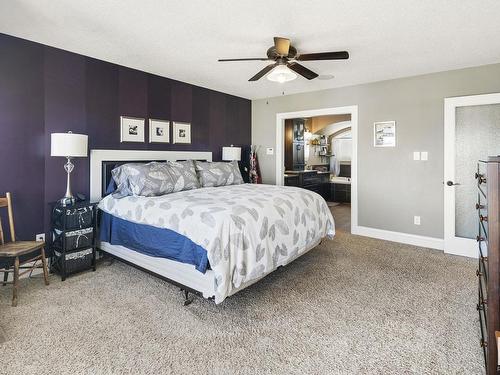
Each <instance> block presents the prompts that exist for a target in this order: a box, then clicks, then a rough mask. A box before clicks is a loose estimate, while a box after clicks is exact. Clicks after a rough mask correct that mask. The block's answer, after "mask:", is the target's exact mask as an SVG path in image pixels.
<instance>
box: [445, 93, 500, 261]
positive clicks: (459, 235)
mask: <svg viewBox="0 0 500 375" xmlns="http://www.w3.org/2000/svg"><path fill="white" fill-rule="evenodd" d="M444 126H445V128H444V182H443V184H444V251H445V252H446V253H450V254H456V255H463V256H469V257H477V256H478V250H477V249H478V245H477V242H476V236H477V234H478V218H477V215H478V213H477V211H476V208H475V204H476V202H477V194H478V193H477V185H476V180H475V177H474V175H475V173H476V171H477V162H478V160H485V159H486V158H487V157H488V156H492V155H500V94H488V95H474V96H465V97H456V98H447V99H445V123H444Z"/></svg>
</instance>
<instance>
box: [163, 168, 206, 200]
mask: <svg viewBox="0 0 500 375" xmlns="http://www.w3.org/2000/svg"><path fill="white" fill-rule="evenodd" d="M167 165H168V172H169V173H170V176H171V179H172V181H174V185H173V190H172V192H173V193H176V192H178V191H183V190H192V189H198V188H199V187H200V181H198V176H197V175H196V169H195V167H194V162H193V161H192V160H185V161H167Z"/></svg>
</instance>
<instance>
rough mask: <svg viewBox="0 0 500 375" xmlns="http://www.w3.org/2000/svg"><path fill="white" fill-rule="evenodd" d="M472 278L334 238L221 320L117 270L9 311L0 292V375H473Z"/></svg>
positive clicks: (458, 262) (393, 247)
mask: <svg viewBox="0 0 500 375" xmlns="http://www.w3.org/2000/svg"><path fill="white" fill-rule="evenodd" d="M474 272H475V261H473V260H470V259H465V258H460V257H453V256H446V255H443V253H441V252H438V251H432V250H427V249H422V248H417V247H413V246H405V245H399V244H395V243H389V242H385V241H379V240H373V239H368V238H363V237H357V236H352V235H350V234H348V233H345V232H342V231H341V232H339V233H338V235H337V236H336V238H335V239H334V240H333V241H326V242H323V244H322V245H320V246H319V247H318V248H316V249H314V250H312V251H311V252H310V253H309V254H307V255H305V256H303V257H301V258H299V259H298V260H297V261H295V262H294V263H292V264H291V265H289V266H287V267H286V268H284V269H281V270H278V271H277V272H275V273H274V274H272V275H270V276H269V277H267V278H266V279H264V280H263V281H261V282H259V283H257V284H256V285H254V286H252V287H250V288H248V289H246V290H244V291H242V292H241V293H239V294H237V295H235V296H233V297H231V298H229V299H228V300H226V301H225V302H224V303H223V304H222V305H220V306H217V305H215V304H214V303H213V302H211V301H206V300H202V299H199V298H197V299H195V301H194V302H193V303H192V304H191V305H190V306H187V307H184V306H183V305H182V296H181V294H180V292H179V290H178V289H177V288H175V287H173V286H171V285H169V284H166V283H164V282H163V281H160V280H158V279H156V278H153V277H152V276H149V275H147V274H145V273H143V272H140V271H138V270H136V269H134V268H131V267H129V266H126V265H124V264H122V263H119V262H116V263H114V264H113V265H112V266H106V265H104V264H102V265H100V266H99V267H98V270H97V272H95V273H92V272H89V273H84V274H81V275H78V276H75V277H72V278H69V279H68V280H66V281H65V282H64V283H61V282H60V281H59V279H58V278H56V277H55V276H52V278H51V281H52V283H51V285H50V286H49V287H44V286H43V283H42V282H41V280H29V281H28V280H24V281H23V282H22V286H21V294H20V301H19V306H18V307H17V308H11V307H10V306H9V303H10V288H9V287H5V288H2V287H0V326H2V327H3V330H4V333H5V335H6V339H7V341H6V342H4V343H2V344H0V359H1V363H0V373H2V374H4V373H5V374H123V373H126V374H143V373H144V374H480V373H481V372H482V358H481V352H480V348H479V331H478V323H477V319H476V310H475V299H476V277H475V275H474ZM2 371H3V372H2Z"/></svg>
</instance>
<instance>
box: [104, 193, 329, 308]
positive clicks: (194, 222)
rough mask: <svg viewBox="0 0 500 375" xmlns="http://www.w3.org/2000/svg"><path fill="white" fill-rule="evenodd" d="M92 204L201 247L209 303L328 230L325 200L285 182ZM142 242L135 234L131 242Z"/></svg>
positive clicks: (281, 262) (292, 256)
mask: <svg viewBox="0 0 500 375" xmlns="http://www.w3.org/2000/svg"><path fill="white" fill-rule="evenodd" d="M99 208H100V209H101V210H103V211H104V212H106V213H108V214H110V215H113V216H114V217H116V218H119V219H122V220H125V221H128V222H131V223H135V224H142V225H148V226H151V227H155V228H163V229H168V230H170V231H173V232H175V233H177V234H179V235H182V236H184V237H186V238H187V239H189V240H190V241H192V242H193V243H194V244H196V245H198V246H200V247H201V248H203V249H205V250H206V254H207V259H208V262H209V264H210V268H211V270H212V271H213V274H214V277H215V284H216V286H215V289H216V290H215V302H216V303H220V302H222V301H223V300H224V298H226V297H227V296H229V295H231V294H232V293H233V291H234V290H236V289H238V288H240V287H241V286H242V285H245V284H247V283H249V282H251V281H252V280H257V279H259V278H261V277H262V276H263V275H266V274H268V273H269V272H272V271H273V270H275V269H276V268H277V267H279V266H282V265H285V264H288V263H289V262H291V261H292V260H293V259H295V258H297V257H298V256H300V255H302V254H303V253H305V252H306V251H307V250H309V249H310V248H311V247H312V246H313V245H315V244H317V243H318V242H319V241H320V240H321V239H322V238H324V237H333V235H334V234H335V225H334V221H333V217H332V215H331V213H330V210H329V209H328V206H327V204H326V202H325V200H324V199H323V198H322V197H321V196H320V195H319V194H316V193H314V192H312V191H308V190H304V189H301V188H296V187H289V186H274V185H253V184H243V185H233V186H222V187H214V188H212V187H211V188H201V189H195V190H189V191H182V192H178V193H173V194H168V195H164V196H160V197H136V196H130V197H125V198H121V199H117V198H113V197H112V196H107V197H106V198H104V199H103V200H102V201H101V202H100V204H99ZM141 241H143V240H142V239H141V237H140V236H139V237H138V238H137V239H136V242H137V245H138V247H140V246H141ZM144 241H146V242H147V241H149V239H146V238H144Z"/></svg>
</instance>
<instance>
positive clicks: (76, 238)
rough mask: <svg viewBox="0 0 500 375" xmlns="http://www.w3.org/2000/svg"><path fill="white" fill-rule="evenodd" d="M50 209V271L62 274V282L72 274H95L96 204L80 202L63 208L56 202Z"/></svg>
mask: <svg viewBox="0 0 500 375" xmlns="http://www.w3.org/2000/svg"><path fill="white" fill-rule="evenodd" d="M50 206H51V217H50V223H51V225H50V226H51V228H50V234H49V241H50V243H49V248H50V250H51V255H52V257H51V262H50V270H51V272H56V273H58V274H59V275H61V280H62V281H64V280H66V277H67V276H68V275H70V274H73V273H77V272H81V271H85V270H89V269H92V270H93V271H95V264H96V237H97V225H96V223H97V203H90V202H89V201H82V202H77V203H75V204H72V205H67V206H62V205H60V204H59V203H57V202H56V203H51V205H50Z"/></svg>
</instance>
